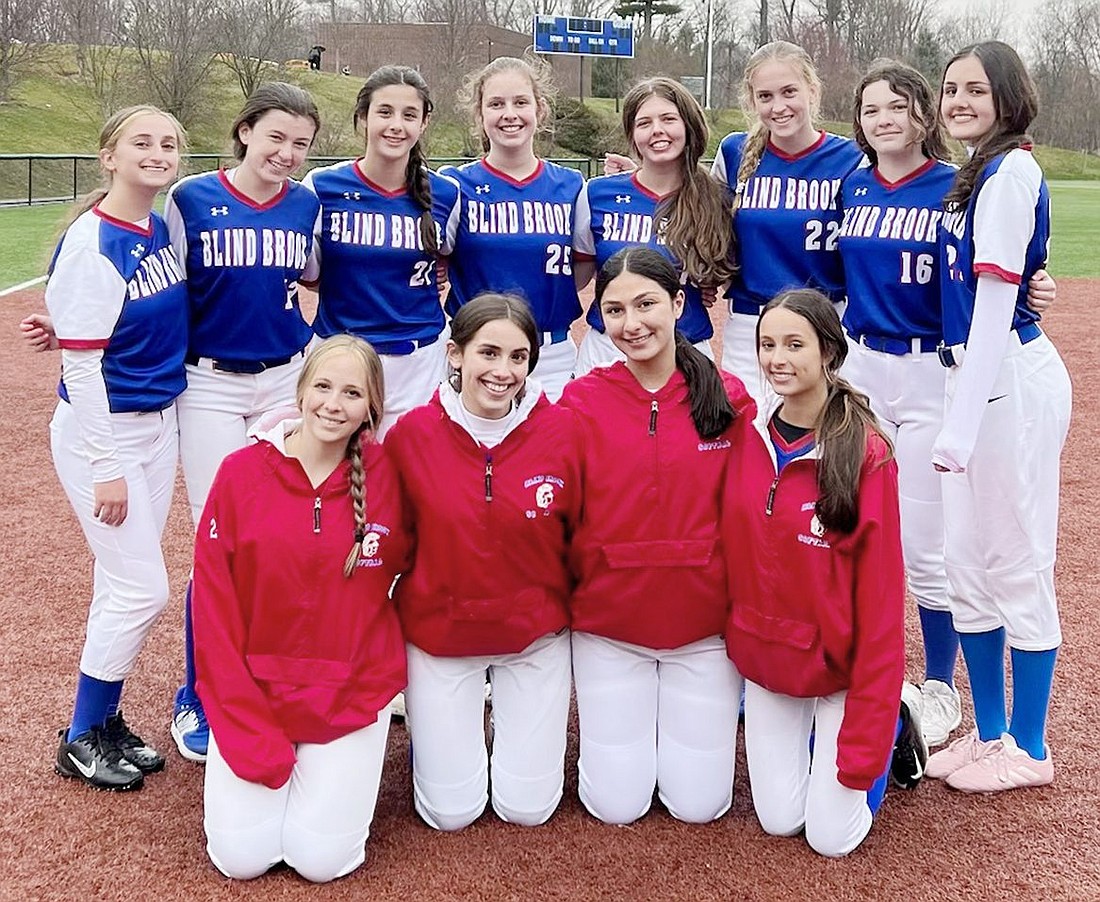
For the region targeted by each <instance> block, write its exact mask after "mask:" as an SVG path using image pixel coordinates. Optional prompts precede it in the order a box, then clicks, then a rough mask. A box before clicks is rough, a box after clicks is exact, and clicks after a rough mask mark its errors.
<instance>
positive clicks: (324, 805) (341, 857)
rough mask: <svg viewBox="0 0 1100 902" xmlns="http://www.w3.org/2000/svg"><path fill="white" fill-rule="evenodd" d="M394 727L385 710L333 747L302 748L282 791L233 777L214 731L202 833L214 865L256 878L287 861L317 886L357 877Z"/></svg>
mask: <svg viewBox="0 0 1100 902" xmlns="http://www.w3.org/2000/svg"><path fill="white" fill-rule="evenodd" d="M389 728H390V718H389V713H388V711H386V710H383V711H382V712H381V715H380V716H379V718H378V720H377V721H376V722H375V723H372V724H371V725H370V726H367V727H363V729H361V730H356V731H355V732H354V733H348V734H347V735H346V736H341V737H340V738H339V739H335V740H333V741H332V742H327V743H324V744H312V743H299V744H298V746H297V747H296V753H297V758H298V760H297V761H296V762H295V764H294V770H293V772H292V773H291V776H290V779H289V780H288V781H287V782H286V783H285V784H284V785H283V786H281V787H279V788H278V789H269V788H268V787H266V786H264V785H263V784H262V783H250V782H249V781H247V780H242V779H241V778H240V777H238V776H237V775H236V774H234V773H233V771H232V770H231V769H230V767H229V765H228V764H227V763H226V761H225V759H224V758H223V757H222V755H221V752H220V751H219V749H218V743H217V738H216V736H215V734H214V732H213V731H211V732H210V746H209V751H208V752H207V757H206V774H205V777H204V782H203V827H204V828H205V830H206V851H207V854H208V855H209V856H210V860H211V861H212V862H213V863H214V865H215V867H217V869H218V870H219V871H221V872H222V873H223V874H225V876H226V877H233V878H235V879H237V880H251V879H252V878H253V877H259V876H260V875H261V874H263V873H264V872H265V871H266V870H267V869H268V868H270V867H271V866H272V865H274V864H278V863H279V862H280V861H285V862H286V863H287V865H288V866H290V867H292V868H293V869H294V870H296V871H297V872H298V873H299V874H301V875H302V876H303V877H304V878H305V879H306V880H310V881H312V882H314V883H326V882H328V881H329V880H335V879H336V878H337V877H343V876H344V875H345V874H349V873H351V872H352V871H354V870H355V869H356V868H357V867H359V865H361V864H362V863H363V861H364V859H365V858H366V851H365V845H366V841H367V837H368V836H369V835H370V825H371V821H372V820H373V819H374V807H375V804H376V803H377V801H378V786H379V783H380V782H381V779H382V762H383V761H384V760H385V757H386V736H387V734H388V733H389Z"/></svg>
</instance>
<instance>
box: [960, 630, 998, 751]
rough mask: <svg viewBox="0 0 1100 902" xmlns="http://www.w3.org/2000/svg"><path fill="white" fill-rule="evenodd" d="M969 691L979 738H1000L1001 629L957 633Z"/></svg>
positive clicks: (985, 740)
mask: <svg viewBox="0 0 1100 902" xmlns="http://www.w3.org/2000/svg"><path fill="white" fill-rule="evenodd" d="M959 642H960V643H961V644H962V650H963V657H964V658H965V659H966V670H967V672H968V673H969V674H970V693H971V695H972V696H973V697H974V720H975V721H976V723H977V725H978V738H979V739H981V740H982V741H983V742H988V741H989V740H991V739H1000V738H1001V734H1002V733H1003V732H1004V731H1005V729H1006V728H1007V724H1006V721H1007V715H1006V714H1005V631H1004V628H1003V627H998V628H997V629H995V630H990V631H989V632H986V633H960V634H959Z"/></svg>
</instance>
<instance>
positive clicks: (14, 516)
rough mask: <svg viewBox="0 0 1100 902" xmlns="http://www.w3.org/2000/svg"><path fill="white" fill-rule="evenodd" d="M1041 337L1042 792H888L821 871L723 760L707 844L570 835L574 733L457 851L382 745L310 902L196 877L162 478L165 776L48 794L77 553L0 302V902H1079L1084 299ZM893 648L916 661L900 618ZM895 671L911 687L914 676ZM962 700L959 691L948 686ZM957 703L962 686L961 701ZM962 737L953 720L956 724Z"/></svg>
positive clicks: (140, 714)
mask: <svg viewBox="0 0 1100 902" xmlns="http://www.w3.org/2000/svg"><path fill="white" fill-rule="evenodd" d="M1060 293H1061V298H1060V301H1059V303H1058V306H1057V309H1056V311H1055V313H1054V314H1053V315H1052V316H1051V317H1050V318H1049V322H1048V323H1044V325H1047V326H1048V329H1049V332H1050V334H1051V336H1052V337H1053V338H1054V340H1055V341H1056V343H1057V344H1058V346H1059V348H1060V350H1061V352H1062V354H1063V356H1064V357H1065V359H1066V363H1067V365H1068V366H1069V369H1070V373H1071V375H1072V377H1073V385H1074V401H1075V410H1074V420H1073V428H1072V430H1071V432H1070V439H1069V444H1068V446H1067V448H1066V453H1065V457H1064V461H1063V464H1064V475H1063V489H1062V501H1063V507H1062V524H1061V530H1062V531H1061V546H1060V552H1061V553H1060V557H1059V561H1058V580H1059V582H1058V587H1059V592H1060V601H1061V607H1062V618H1063V627H1064V631H1065V645H1064V646H1063V651H1062V654H1061V658H1060V661H1059V668H1058V671H1057V674H1056V681H1055V692H1054V703H1053V709H1052V714H1051V725H1050V743H1051V747H1052V748H1053V752H1054V755H1055V764H1056V768H1057V773H1058V776H1057V779H1056V782H1055V784H1054V785H1053V786H1051V787H1047V788H1043V789H1035V790H1025V791H1021V792H1018V793H1009V794H1007V795H1003V796H999V797H989V798H985V797H979V798H975V797H968V796H963V795H961V794H958V793H953V792H951V791H950V790H948V789H946V788H945V787H944V786H943V785H942V784H940V783H937V782H935V781H927V782H926V783H925V784H924V785H922V786H921V787H920V788H919V789H918V790H917V791H915V792H912V793H903V792H900V791H891V792H890V793H889V794H888V796H887V799H886V802H885V804H884V806H883V809H882V811H881V812H880V814H879V817H878V820H877V822H876V824H875V827H874V829H873V830H872V832H871V835H870V836H869V837H868V839H867V841H866V842H865V843H864V845H863V846H862V847H861V848H860V849H859V850H858V851H857V852H856V853H855V854H853V855H852V856H851V857H850V858H848V859H846V860H843V861H827V860H824V859H821V858H819V857H818V856H817V855H815V854H814V853H813V852H811V851H810V849H809V848H808V846H807V845H806V844H805V842H804V841H803V840H802V839H801V838H794V839H787V840H782V839H775V838H771V837H766V836H765V835H764V834H763V833H762V831H761V830H760V828H759V826H758V825H757V823H756V821H755V818H754V817H753V814H752V808H751V802H750V798H749V787H748V783H747V779H746V775H745V767H744V756H743V755H742V756H741V758H740V760H739V762H738V773H737V779H736V791H735V800H734V806H733V810H732V811H731V812H730V813H729V814H728V815H727V816H726V817H724V818H722V819H721V820H720V821H719V822H718V823H715V824H710V825H708V826H705V827H698V826H687V825H684V824H681V823H678V822H676V821H674V820H673V819H672V818H671V817H670V816H669V815H668V814H667V813H666V812H665V811H664V810H663V809H662V808H661V806H660V805H659V804H655V805H654V810H653V811H652V812H651V813H650V814H649V815H648V816H647V817H645V818H643V819H642V820H641V821H640V822H639V823H637V824H635V825H633V826H631V827H608V826H605V825H602V824H599V823H598V822H596V821H595V820H593V819H592V818H590V817H588V816H587V815H586V814H585V813H584V811H583V809H582V807H581V805H580V803H579V802H578V800H577V797H576V773H575V772H576V754H577V745H576V729H575V727H576V724H575V720H574V722H573V725H572V728H571V735H570V744H569V753H568V759H567V768H568V771H567V773H568V776H567V781H566V797H565V800H564V802H563V803H562V806H561V810H560V811H559V812H558V813H557V814H556V815H555V816H554V818H553V819H552V820H551V821H550V823H549V824H548V825H546V826H544V827H541V828H538V829H533V830H529V829H523V828H518V827H511V826H508V825H506V824H503V823H502V822H500V821H499V820H497V819H496V818H495V816H493V815H492V814H488V815H486V816H484V817H482V819H481V820H480V821H478V823H476V824H475V825H473V826H472V827H470V828H469V829H467V830H465V831H462V832H461V833H459V834H457V835H441V834H438V833H435V832H433V831H432V830H430V829H429V828H427V827H425V826H424V825H423V824H422V823H421V822H420V821H419V820H418V819H417V817H416V816H415V815H414V813H413V810H412V803H411V783H410V775H409V764H408V739H407V736H406V735H405V731H404V729H403V728H402V727H400V726H398V727H395V728H394V729H393V730H392V732H391V734H390V744H389V750H388V755H387V761H386V770H385V773H384V775H383V786H382V792H381V795H380V798H379V802H378V810H377V816H376V818H375V822H374V828H373V835H372V837H371V840H370V842H369V844H368V860H367V864H366V866H365V867H363V868H362V869H360V870H359V871H358V872H356V873H355V874H352V875H351V876H349V877H347V878H345V879H343V880H340V881H337V882H336V883H334V884H331V885H329V886H326V887H320V888H317V887H313V886H311V885H309V884H307V883H306V882H305V881H303V880H301V879H299V878H298V877H297V876H296V875H294V874H293V873H291V872H288V871H285V870H283V871H276V872H273V873H271V874H269V875H267V876H265V877H262V878H260V879H259V880H256V881H253V882H251V883H248V884H234V883H231V882H230V881H228V880H226V879H224V878H223V877H221V875H219V874H218V873H217V872H216V871H215V870H214V868H213V867H212V866H211V865H210V863H209V862H208V860H207V858H206V855H205V852H204V850H203V835H202V805H201V799H202V769H201V767H199V766H196V765H193V764H190V763H188V762H185V761H183V760H182V759H180V758H179V757H177V756H176V755H175V752H174V749H173V745H172V740H171V738H170V737H169V735H168V718H169V715H170V712H171V702H172V696H173V692H174V691H175V688H176V685H177V681H178V680H179V677H180V676H181V673H182V653H183V651H182V603H181V601H180V600H179V599H180V598H181V596H182V590H183V587H184V584H185V581H186V578H187V571H188V566H189V556H190V551H191V540H190V536H189V532H190V529H189V521H188V517H187V512H186V508H185V505H184V492H183V485H182V481H180V483H179V485H178V487H177V488H178V491H177V493H176V497H175V502H174V505H173V509H172V515H171V519H170V521H169V525H168V531H167V534H166V536H165V547H166V555H167V558H168V563H169V571H170V576H171V581H172V587H173V591H174V592H175V595H176V599H177V600H176V602H174V603H173V604H172V605H170V608H169V610H168V611H167V612H166V613H165V615H164V617H163V618H162V619H161V621H160V622H159V624H158V625H157V627H156V628H155V630H154V632H153V634H152V636H151V638H150V640H149V642H148V644H147V646H146V648H145V651H144V652H143V654H142V657H141V660H140V662H139V666H138V669H137V671H136V672H135V673H134V675H133V676H132V678H131V679H130V680H129V681H128V682H127V690H126V697H125V698H124V700H123V701H124V706H125V710H126V712H127V717H128V719H129V720H130V721H131V722H132V723H133V724H134V725H135V726H136V727H137V728H138V729H139V731H140V732H142V733H143V735H145V736H146V738H148V739H150V740H152V741H153V742H154V743H155V744H157V745H158V746H159V747H160V748H161V749H162V750H163V751H165V752H168V751H170V750H171V752H172V753H171V755H170V757H169V762H168V768H167V770H166V771H165V772H164V773H163V774H160V775H155V776H153V777H151V778H150V779H149V780H148V781H147V783H146V788H145V789H144V790H143V791H142V792H140V793H136V794H132V795H128V796H114V795H110V794H106V793H97V792H94V791H93V790H91V789H88V788H86V787H84V786H81V785H77V784H75V783H73V782H69V781H65V780H62V779H61V778H60V777H57V776H55V775H54V773H53V771H52V767H51V760H52V757H53V755H54V753H55V750H56V746H57V738H56V734H57V729H58V728H59V727H60V726H61V724H62V722H63V721H64V720H65V719H66V718H67V716H68V714H69V711H70V705H71V702H72V692H73V687H74V680H75V671H76V664H77V659H78V657H79V648H80V642H81V638H82V636H83V622H84V618H85V616H86V611H87V599H88V596H89V592H90V579H91V566H90V556H89V554H88V551H87V548H86V546H85V544H84V540H83V537H82V536H81V534H80V530H79V528H78V527H77V524H76V521H75V519H74V517H73V515H72V513H71V511H70V509H69V506H68V503H67V502H66V500H65V498H64V496H63V495H62V492H61V489H60V486H59V485H58V482H57V479H56V477H55V476H54V473H53V468H52V465H51V463H50V455H49V448H48V436H47V426H48V422H49V418H50V416H51V413H52V410H53V407H54V404H55V399H54V386H55V383H56V378H57V374H58V366H59V364H58V360H57V357H56V355H32V354H31V353H29V352H28V351H26V350H25V349H24V348H22V347H21V342H20V340H19V338H18V332H17V329H16V324H17V322H18V321H19V319H20V318H21V317H22V316H23V315H24V314H25V313H27V312H30V311H31V310H34V309H37V308H39V307H40V305H41V303H42V301H41V297H42V295H41V291H40V290H34V291H27V292H23V293H20V294H16V295H13V296H11V297H8V298H4V299H3V300H2V301H0V325H2V328H0V355H2V359H3V364H2V366H0V421H2V422H3V423H6V424H7V426H6V428H5V429H4V430H3V432H2V433H0V450H2V451H3V453H4V454H7V455H11V457H9V458H7V459H8V461H9V466H8V468H7V471H6V472H7V476H5V478H4V480H3V485H2V488H0V510H2V514H3V518H4V521H5V522H7V523H8V524H10V525H11V526H12V532H11V533H9V538H8V540H7V541H6V542H5V544H4V547H3V558H2V560H3V565H2V566H3V570H2V573H3V581H2V584H0V679H2V684H0V699H3V708H2V710H3V718H2V720H0V785H3V786H6V787H7V789H6V793H7V795H6V796H5V798H4V799H3V803H2V804H3V807H4V811H3V815H2V817H0V899H4V900H7V899H20V900H22V899H27V900H39V899H41V900H55V899H57V900H61V899H81V900H92V899H95V900H99V899H104V900H107V899H126V900H139V899H149V900H176V899H180V900H187V902H199V900H207V899H211V900H221V899H226V900H229V899H233V900H238V899H245V900H261V899H262V900H298V899H307V898H308V899H311V900H315V899H324V900H331V902H342V900H351V899H357V900H358V899H370V900H372V902H384V900H403V899H409V898H412V899H454V898H470V899H516V900H527V899H570V900H584V899H604V898H622V899H647V900H648V899H761V900H765V899H766V900H773V899H774V900H779V899H810V898H812V899H815V900H828V902H847V900H855V899H883V900H885V899H906V900H908V899H927V900H955V899H971V900H986V899H988V900H1001V899H1002V898H1004V897H1005V896H1008V895H1011V894H1015V895H1019V896H1020V897H1022V898H1028V899H1034V900H1055V899H1066V900H1070V899H1073V900H1080V899H1087V900H1098V899H1100V785H1098V782H1100V781H1098V780H1097V776H1098V773H1097V770H1098V769H1097V765H1096V761H1097V758H1098V753H1097V751H1096V747H1095V745H1094V743H1095V742H1096V741H1097V740H1096V734H1094V733H1093V732H1092V729H1091V728H1092V726H1094V725H1096V724H1097V723H1100V701H1098V697H1100V696H1098V679H1097V672H1098V665H1097V652H1096V648H1097V646H1100V620H1098V615H1097V603H1096V599H1097V598H1098V596H1100V592H1098V591H1097V589H1098V585H1097V584H1098V582H1100V576H1098V572H1100V570H1098V566H1097V562H1098V561H1100V531H1098V530H1097V528H1096V527H1094V526H1093V524H1092V517H1091V515H1090V514H1089V510H1091V509H1092V508H1093V507H1094V506H1095V503H1094V502H1095V499H1096V494H1097V486H1098V485H1100V455H1098V454H1097V452H1096V450H1095V449H1096V445H1097V443H1096V441H1094V440H1095V439H1097V438H1100V426H1098V425H1097V423H1098V421H1100V368H1098V365H1097V361H1100V330H1098V329H1097V328H1096V326H1095V324H1094V320H1093V317H1094V316H1095V313H1096V311H1097V310H1098V309H1100V282H1098V281H1085V280H1070V279H1067V280H1064V281H1063V282H1062V283H1061V284H1060ZM909 628H910V638H911V642H910V645H911V648H912V649H913V650H914V651H917V646H918V645H919V639H918V635H919V634H918V632H917V625H916V617H915V614H914V613H913V612H912V611H911V612H910V622H909ZM910 664H911V666H910V674H911V675H912V676H918V675H919V672H918V669H917V667H916V665H915V662H914V661H913V660H911V662H910ZM963 683H964V684H965V678H964V680H963ZM964 691H965V686H964ZM964 726H965V724H964Z"/></svg>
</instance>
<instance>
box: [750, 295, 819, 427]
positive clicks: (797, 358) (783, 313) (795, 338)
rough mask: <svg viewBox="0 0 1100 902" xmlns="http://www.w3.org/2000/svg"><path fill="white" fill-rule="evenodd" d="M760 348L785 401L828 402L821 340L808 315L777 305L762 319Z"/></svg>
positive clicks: (771, 380)
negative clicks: (826, 400) (826, 399)
mask: <svg viewBox="0 0 1100 902" xmlns="http://www.w3.org/2000/svg"><path fill="white" fill-rule="evenodd" d="M757 352H758V354H759V359H760V369H761V370H763V372H764V377H765V378H766V379H767V380H768V382H769V383H770V384H771V387H772V388H774V389H775V391H776V394H778V395H780V396H781V397H782V398H783V400H784V402H785V403H791V402H795V403H797V404H798V406H800V407H806V406H809V407H813V406H814V404H815V403H817V402H818V401H820V404H822V405H823V404H824V403H825V396H826V394H827V390H828V385H827V383H826V381H825V360H824V359H823V357H822V353H821V342H820V341H819V340H818V337H817V333H816V332H815V331H814V327H813V325H812V324H811V323H810V321H809V320H808V319H806V317H804V316H802V315H801V314H799V313H795V312H794V311H793V310H788V309H786V308H785V307H775V308H773V309H771V310H769V311H767V312H766V313H765V314H764V315H763V317H761V319H760V326H759V330H758V332H757Z"/></svg>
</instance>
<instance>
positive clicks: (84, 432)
mask: <svg viewBox="0 0 1100 902" xmlns="http://www.w3.org/2000/svg"><path fill="white" fill-rule="evenodd" d="M61 371H62V373H63V374H64V377H65V390H66V391H67V392H68V395H69V404H70V406H71V407H72V411H73V415H74V416H75V417H76V422H77V426H78V427H79V429H80V438H81V440H82V441H83V442H84V453H85V454H86V455H87V456H88V461H89V463H91V465H92V482H110V481H111V480H112V479H118V478H119V477H120V476H122V475H123V473H122V463H121V462H120V461H119V457H118V445H117V444H116V442H115V434H114V430H113V429H112V427H111V406H110V403H109V401H108V399H107V384H106V383H105V382H104V381H103V351H102V350H100V349H98V348H97V349H93V350H68V349H62V351H61Z"/></svg>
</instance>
